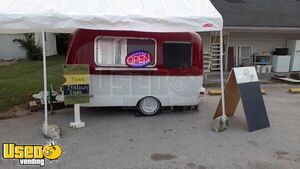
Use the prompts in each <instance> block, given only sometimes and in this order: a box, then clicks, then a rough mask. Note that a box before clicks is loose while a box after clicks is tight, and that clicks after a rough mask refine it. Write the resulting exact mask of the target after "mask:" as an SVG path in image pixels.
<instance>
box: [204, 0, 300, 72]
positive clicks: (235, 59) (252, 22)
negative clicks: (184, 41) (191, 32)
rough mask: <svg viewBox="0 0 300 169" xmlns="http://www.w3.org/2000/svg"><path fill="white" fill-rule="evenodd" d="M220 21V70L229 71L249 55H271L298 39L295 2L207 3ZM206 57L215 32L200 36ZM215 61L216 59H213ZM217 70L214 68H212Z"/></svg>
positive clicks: (233, 0) (231, 0)
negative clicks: (220, 16)
mask: <svg viewBox="0 0 300 169" xmlns="http://www.w3.org/2000/svg"><path fill="white" fill-rule="evenodd" d="M211 2H212V3H213V4H214V6H215V7H216V8H217V9H218V11H219V12H220V13H221V15H222V16H223V19H224V47H225V48H224V50H225V57H224V67H225V68H226V70H231V68H232V67H236V66H240V65H241V64H243V63H242V62H250V63H249V64H253V61H252V59H253V58H252V56H253V54H255V53H258V54H262V53H264V54H266V53H270V54H272V52H273V51H275V48H285V47H287V46H286V44H287V41H288V40H300V20H299V19H297V18H298V17H299V16H300V10H299V9H300V1H299V0H272V1H271V0H270V1H262V0H211ZM200 35H201V37H202V39H203V43H204V52H205V53H206V55H209V54H210V53H211V48H212V47H213V41H214V39H213V38H214V37H215V36H216V37H217V39H218V38H219V37H218V35H217V34H216V33H200ZM216 60H217V59H216ZM251 62H252V63H251ZM216 70H218V69H216Z"/></svg>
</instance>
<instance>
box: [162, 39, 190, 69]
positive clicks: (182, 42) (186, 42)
mask: <svg viewBox="0 0 300 169" xmlns="http://www.w3.org/2000/svg"><path fill="white" fill-rule="evenodd" d="M165 43H176V44H191V67H188V68H182V67H179V68H168V69H191V68H192V67H193V63H194V53H193V49H194V44H193V42H191V41H164V42H163V46H164V44H165ZM163 50H164V49H163ZM164 57H165V56H164V54H163V58H162V59H163V60H164ZM163 65H164V62H163ZM164 67H165V65H164Z"/></svg>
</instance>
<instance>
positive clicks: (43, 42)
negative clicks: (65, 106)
mask: <svg viewBox="0 0 300 169" xmlns="http://www.w3.org/2000/svg"><path fill="white" fill-rule="evenodd" d="M45 46H46V45H45V31H42V47H43V77H44V95H43V97H44V98H43V99H44V115H45V119H44V132H45V133H44V134H45V135H47V132H48V101H47V72H46V71H47V64H46V47H45Z"/></svg>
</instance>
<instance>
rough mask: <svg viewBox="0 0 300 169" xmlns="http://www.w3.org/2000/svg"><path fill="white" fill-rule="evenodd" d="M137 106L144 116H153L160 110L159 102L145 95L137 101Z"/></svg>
mask: <svg viewBox="0 0 300 169" xmlns="http://www.w3.org/2000/svg"><path fill="white" fill-rule="evenodd" d="M137 107H138V109H139V111H140V113H141V114H143V115H146V116H153V115H155V114H156V113H158V112H159V111H160V109H161V104H160V102H159V100H158V99H156V98H155V97H152V96H147V97H144V98H142V99H141V100H140V101H139V103H138V106H137Z"/></svg>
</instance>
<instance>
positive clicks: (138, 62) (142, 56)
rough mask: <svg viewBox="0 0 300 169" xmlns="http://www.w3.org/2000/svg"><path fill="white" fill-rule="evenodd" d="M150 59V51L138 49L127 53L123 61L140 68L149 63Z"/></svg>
mask: <svg viewBox="0 0 300 169" xmlns="http://www.w3.org/2000/svg"><path fill="white" fill-rule="evenodd" d="M152 59H153V58H152V55H151V53H149V52H147V51H144V50H139V51H134V52H131V53H129V54H128V55H127V56H126V58H125V62H126V64H127V65H128V66H130V67H135V68H141V67H146V66H147V65H149V64H150V63H151V62H152Z"/></svg>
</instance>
